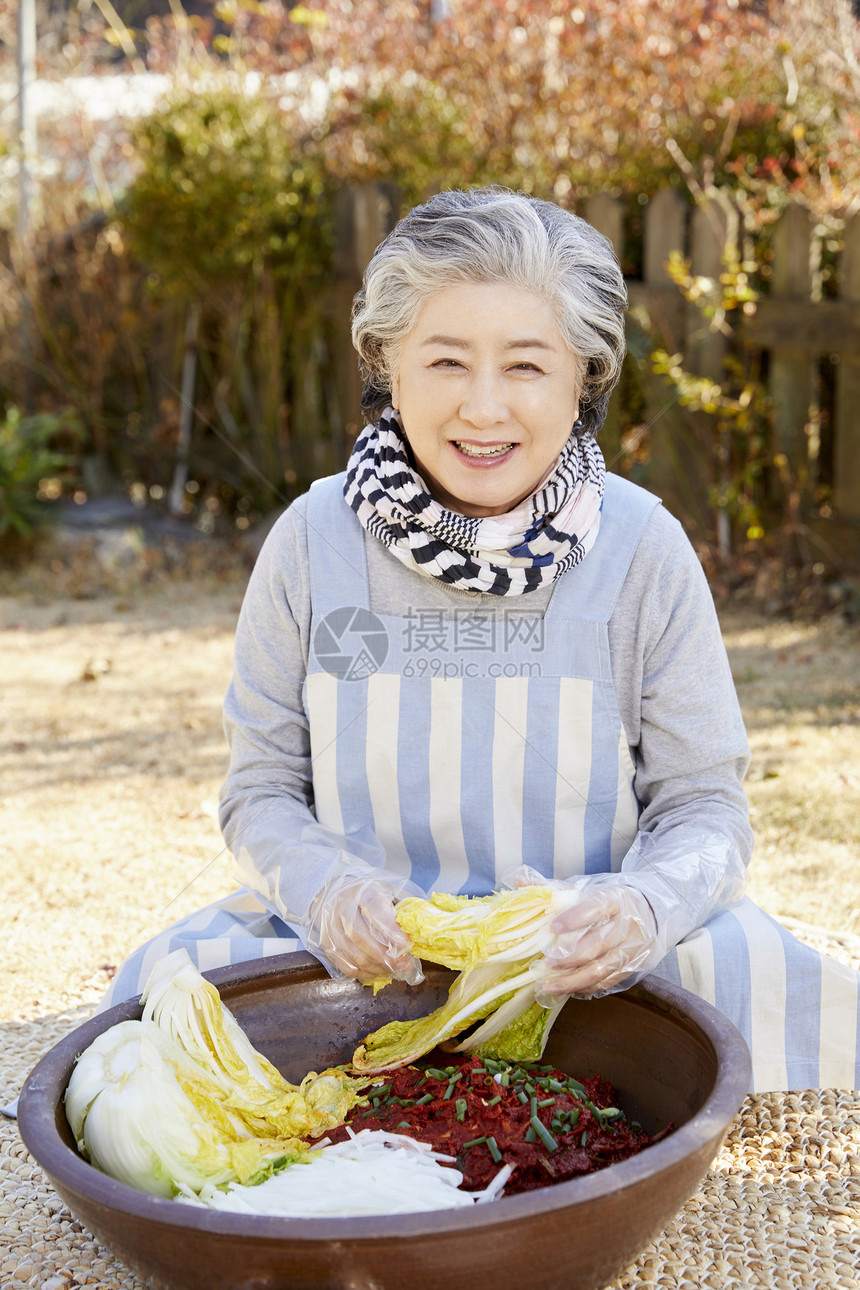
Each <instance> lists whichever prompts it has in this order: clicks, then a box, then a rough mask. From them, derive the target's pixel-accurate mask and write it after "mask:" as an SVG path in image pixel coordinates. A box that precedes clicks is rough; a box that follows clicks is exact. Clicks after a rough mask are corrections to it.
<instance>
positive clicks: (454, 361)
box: [431, 358, 462, 367]
mask: <svg viewBox="0 0 860 1290" xmlns="http://www.w3.org/2000/svg"><path fill="white" fill-rule="evenodd" d="M431 366H432V367H462V363H461V362H460V360H459V359H458V358H437V359H436V361H435V363H432V364H431Z"/></svg>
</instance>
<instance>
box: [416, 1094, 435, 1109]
mask: <svg viewBox="0 0 860 1290" xmlns="http://www.w3.org/2000/svg"><path fill="white" fill-rule="evenodd" d="M432 1101H433V1094H432V1093H425V1094H424V1096H423V1097H419V1098H418V1100H417V1102H416V1103H415V1105H416V1106H426V1105H427V1103H428V1102H432Z"/></svg>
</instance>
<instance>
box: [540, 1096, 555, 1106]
mask: <svg viewBox="0 0 860 1290" xmlns="http://www.w3.org/2000/svg"><path fill="white" fill-rule="evenodd" d="M538 1106H555V1098H554V1097H545V1098H544V1100H543V1101H542V1102H538Z"/></svg>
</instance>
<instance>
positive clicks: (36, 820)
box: [0, 557, 860, 1290]
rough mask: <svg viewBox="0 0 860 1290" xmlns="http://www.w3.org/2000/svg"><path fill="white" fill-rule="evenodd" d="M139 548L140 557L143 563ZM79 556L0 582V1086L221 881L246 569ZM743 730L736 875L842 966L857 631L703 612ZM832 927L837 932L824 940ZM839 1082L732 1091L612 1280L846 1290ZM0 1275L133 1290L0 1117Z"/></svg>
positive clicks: (2, 1279) (859, 941) (852, 1218)
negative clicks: (228, 726) (667, 1212)
mask: <svg viewBox="0 0 860 1290" xmlns="http://www.w3.org/2000/svg"><path fill="white" fill-rule="evenodd" d="M146 571H147V570H146V568H144V572H146ZM139 573H140V567H139V566H135V569H134V570H133V574H134V576H128V575H122V574H121V573H119V574H117V575H111V576H101V575H100V576H98V577H94V572H93V568H92V567H91V565H90V564H88V563H87V562H86V560H81V559H78V560H76V561H72V563H71V565H70V566H68V567H65V566H62V565H61V566H59V567H58V568H55V569H54V570H52V569H51V568H50V564H48V565H47V566H43V568H42V570H31V571H30V572H29V573H27V574H25V575H21V576H18V577H16V578H11V577H7V578H5V579H3V578H0V651H2V653H0V657H2V674H1V675H2V685H3V689H2V696H3V697H2V704H0V878H2V886H0V891H2V916H0V927H2V936H0V1053H2V1057H0V1106H2V1105H3V1104H4V1103H5V1102H7V1101H9V1100H11V1099H12V1098H14V1097H15V1096H16V1094H17V1093H18V1091H19V1089H20V1086H21V1083H22V1081H23V1079H24V1077H25V1076H26V1074H27V1073H28V1071H29V1070H30V1069H31V1068H32V1066H33V1065H34V1063H35V1062H36V1061H37V1060H38V1058H39V1057H40V1056H41V1055H42V1054H43V1053H44V1052H45V1051H46V1049H47V1048H49V1047H50V1046H51V1044H53V1043H55V1042H56V1041H57V1040H58V1039H60V1038H61V1037H62V1036H63V1035H64V1034H66V1033H67V1032H68V1031H69V1030H70V1029H71V1028H73V1027H74V1026H76V1025H78V1024H80V1022H81V1021H83V1020H84V1019H85V1018H86V1017H87V1015H88V1014H89V1012H90V1010H91V1007H92V1005H93V1004H94V1003H95V1002H96V1001H97V1000H98V998H99V997H100V996H101V994H102V992H103V991H104V988H105V986H106V985H107V982H108V980H109V972H110V966H111V965H112V964H115V963H117V962H118V961H119V960H120V959H121V958H122V956H123V955H124V954H125V953H126V952H127V951H128V950H129V949H131V948H132V947H134V946H135V945H137V944H139V943H140V942H141V941H142V940H144V939H145V938H146V937H148V936H149V935H150V934H151V933H152V932H154V931H155V930H157V929H158V928H160V927H162V926H164V925H165V924H166V923H167V922H169V921H171V920H173V919H174V918H177V917H179V916H181V915H182V914H184V913H186V912H188V911H190V910H192V909H194V908H195V907H197V906H199V905H201V904H203V903H205V902H206V901H208V900H211V899H214V898H215V897H216V896H218V895H220V894H222V893H223V892H225V891H227V890H229V889H230V887H231V886H232V885H233V883H232V877H231V862H230V860H229V857H228V856H226V855H225V853H224V850H223V847H222V843H221V838H220V834H219V831H218V827H217V822H216V809H215V803H216V799H217V794H218V789H219V785H220V783H221V779H222V777H223V775H224V771H225V768H226V750H225V745H224V740H223V736H222V732H221V712H220V709H221V700H222V696H223V693H224V689H225V687H226V685H227V682H228V678H229V673H230V664H231V654H232V643H233V631H234V627H235V622H236V616H237V613H238V610H239V605H240V602H241V596H242V591H243V586H244V581H245V578H246V576H247V574H246V570H245V569H244V568H242V567H239V566H238V565H237V564H236V563H235V562H233V563H231V562H230V561H226V562H225V563H224V564H223V567H221V568H220V569H219V570H215V571H213V569H212V567H211V561H209V560H206V561H202V562H200V563H199V564H195V561H194V559H193V558H192V557H189V558H188V559H186V560H185V561H184V562H183V565H182V568H181V570H180V571H179V576H173V577H171V576H164V575H163V574H162V575H161V576H158V577H156V578H154V579H152V580H151V581H150V582H149V583H147V584H141V583H140V581H139V578H138V576H137V575H138V574H139ZM723 623H724V631H725V638H726V643H727V645H728V648H729V653H730V655H731V660H732V666H733V669H734V673H735V676H736V678H737V682H738V691H739V694H740V698H741V703H742V705H743V708H744V712H745V715H746V719H747V722H748V726H749V732H750V740H751V744H752V749H753V762H752V768H751V773H750V777H749V782H748V791H749V797H750V802H751V806H752V812H753V820H754V824H755V827H756V830H757V834H758V852H757V857H756V860H755V864H754V869H753V880H752V893H753V895H754V896H755V897H756V898H757V899H758V900H759V901H760V902H761V904H763V905H764V906H765V907H766V908H767V909H769V910H771V911H772V912H774V913H775V914H778V915H780V916H782V917H783V918H784V919H786V920H789V921H790V920H792V919H794V920H799V921H800V922H802V923H805V924H819V925H824V926H826V927H827V928H829V929H831V931H832V932H833V933H834V934H835V936H836V939H835V940H834V939H833V938H830V939H827V938H819V937H817V936H816V935H815V934H814V933H810V932H809V931H801V935H802V936H803V937H805V938H806V939H812V940H813V941H817V940H820V941H821V945H822V948H829V949H831V952H833V953H834V954H837V955H838V957H840V958H842V959H843V960H844V961H846V962H853V963H854V964H857V965H860V936H858V933H860V879H858V876H857V863H856V858H857V856H858V854H860V845H858V844H860V810H858V805H860V802H858V797H860V791H858V789H860V721H858V718H860V695H858V687H857V677H858V662H860V629H858V628H857V627H849V626H846V625H844V624H842V623H840V622H838V621H835V620H832V621H826V622H822V623H818V624H815V625H806V624H799V623H796V624H789V623H785V622H776V621H773V620H766V619H761V618H757V617H756V615H755V614H754V613H753V612H751V611H749V610H744V611H742V612H741V611H740V610H737V611H734V612H726V613H725V614H724V616H723ZM840 937H841V938H842V940H841V943H840V940H839V938H840ZM857 1105H858V1104H857V1098H856V1096H855V1095H852V1094H850V1093H838V1092H834V1091H832V1090H829V1091H825V1092H823V1093H820V1092H816V1091H810V1092H807V1093H800V1094H784V1095H781V1094H768V1095H763V1096H760V1097H749V1098H747V1099H746V1100H745V1102H744V1104H743V1106H742V1108H741V1113H740V1115H739V1116H738V1119H737V1122H736V1124H735V1126H734V1127H733V1129H732V1131H731V1133H730V1135H729V1137H728V1139H727V1141H726V1143H725V1145H724V1147H723V1149H722V1151H721V1152H720V1154H719V1156H718V1158H717V1159H716V1160H715V1161H714V1163H713V1165H712V1168H711V1170H710V1171H709V1173H708V1174H707V1176H706V1177H705V1179H704V1180H703V1182H702V1184H701V1186H700V1187H699V1189H698V1190H697V1192H696V1194H695V1195H694V1196H693V1197H692V1198H691V1199H690V1201H689V1202H688V1203H687V1205H686V1206H685V1207H684V1209H683V1210H682V1211H681V1212H680V1213H679V1214H678V1215H677V1216H676V1218H675V1219H674V1220H673V1222H672V1223H670V1224H669V1225H668V1226H667V1228H666V1230H665V1231H664V1232H663V1233H661V1234H660V1236H659V1237H658V1238H656V1239H655V1241H654V1242H652V1243H651V1244H649V1245H648V1247H647V1248H646V1249H645V1250H643V1251H642V1254H641V1256H640V1257H639V1258H638V1259H637V1260H636V1261H635V1263H634V1264H632V1265H631V1266H630V1268H628V1269H627V1271H626V1272H625V1273H624V1274H623V1275H622V1276H621V1277H620V1278H619V1279H618V1280H617V1281H616V1282H614V1283H613V1290H636V1288H637V1287H640V1286H645V1285H649V1286H650V1285H655V1284H657V1285H661V1286H666V1287H674V1288H676V1290H680V1288H681V1287H683V1286H692V1285H701V1286H708V1287H714V1288H715V1290H747V1288H748V1287H750V1286H752V1285H753V1284H755V1285H756V1286H763V1287H770V1290H819V1288H820V1287H822V1286H825V1285H826V1286H833V1287H834V1290H856V1287H857V1276H856V1270H857V1266H858V1263H857V1260H858V1254H860V1247H858V1236H857V1233H858V1227H857V1220H858V1217H860V1193H858V1191H857V1188H858V1183H859V1182H860V1173H858V1170H860V1138H859V1137H858V1134H860V1128H858V1117H857ZM0 1285H2V1286H3V1288H4V1290H6V1287H8V1288H9V1290H74V1287H78V1286H93V1287H98V1288H100V1290H144V1285H143V1282H142V1281H141V1280H139V1278H138V1277H136V1276H135V1275H134V1274H133V1273H132V1272H131V1271H130V1270H129V1269H128V1268H126V1267H124V1266H123V1265H122V1264H121V1263H119V1262H118V1261H117V1260H116V1259H115V1257H114V1256H113V1254H112V1253H111V1252H110V1251H109V1250H107V1249H106V1248H104V1247H103V1246H101V1245H100V1244H99V1243H98V1242H97V1241H96V1240H95V1239H93V1238H92V1237H91V1235H90V1233H89V1232H87V1231H86V1230H85V1229H84V1228H82V1226H81V1224H80V1223H79V1222H78V1221H77V1220H76V1219H75V1218H74V1217H73V1216H72V1215H71V1214H70V1213H69V1211H68V1210H67V1209H66V1208H65V1206H64V1204H63V1202H62V1200H61V1199H60V1198H59V1197H58V1196H57V1195H56V1193H55V1192H54V1191H53V1188H52V1187H51V1186H50V1184H49V1183H48V1181H47V1179H46V1178H45V1176H44V1174H43V1173H42V1171H41V1169H40V1168H39V1166H38V1165H36V1164H35V1162H34V1161H33V1160H32V1159H31V1158H30V1157H29V1155H28V1153H27V1151H26V1148H25V1147H24V1145H23V1143H22V1142H21V1140H20V1138H19V1136H18V1131H17V1127H16V1125H15V1124H14V1121H11V1120H8V1119H3V1118H2V1117H0Z"/></svg>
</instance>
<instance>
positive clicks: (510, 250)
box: [352, 186, 627, 434]
mask: <svg viewBox="0 0 860 1290" xmlns="http://www.w3.org/2000/svg"><path fill="white" fill-rule="evenodd" d="M466 282H504V283H507V284H509V285H510V286H514V287H520V288H522V289H523V290H525V291H529V292H531V293H532V294H533V295H537V296H541V297H542V298H544V299H546V300H548V301H550V303H551V304H552V305H553V306H554V308H555V311H556V317H557V321H558V325H559V329H560V331H561V333H562V335H563V336H564V339H565V341H566V343H567V344H568V346H569V347H570V350H571V352H572V353H573V354H574V355H575V356H576V357H577V358H578V360H579V362H580V365H581V373H582V381H583V386H582V393H581V396H580V409H579V415H580V420H581V422H582V426H581V428H580V427H578V429H580V432H581V433H582V434H586V433H589V432H590V433H592V434H596V433H597V431H598V430H599V429H600V427H601V425H602V424H603V420H604V418H605V416H606V408H607V405H608V403H609V395H610V394H611V392H612V389H613V386H614V385H615V383H616V382H617V380H618V378H619V376H620V374H621V363H622V361H623V358H624V349H625V338H624V311H625V309H626V307H627V290H626V288H625V286H624V278H623V276H622V273H621V269H620V266H619V264H618V260H617V259H616V257H615V253H614V251H613V249H612V245H611V243H610V242H609V241H608V240H607V239H606V238H605V237H604V236H603V235H602V234H601V233H598V232H597V230H596V229H594V228H592V226H591V225H590V224H588V223H586V221H585V220H583V219H580V218H579V216H578V215H573V214H572V213H571V212H570V211H565V210H562V209H561V207H560V206H556V205H555V204H554V203H553V202H544V201H540V200H538V198H536V197H528V196H525V195H524V194H522V193H515V192H512V191H511V190H510V189H507V188H500V187H496V186H492V187H488V188H474V189H468V190H465V191H456V190H455V191H453V192H444V193H437V194H436V196H434V197H431V198H430V200H429V201H427V202H425V203H424V204H423V205H422V206H416V207H415V208H414V209H413V210H411V211H410V212H409V214H408V215H406V216H404V218H403V219H402V220H400V221H399V223H398V224H397V225H395V227H394V229H393V230H392V232H391V233H389V235H388V237H387V238H386V239H385V240H384V241H383V242H381V243H380V244H379V246H378V247H377V248H376V251H375V252H374V255H373V258H372V259H371V261H370V263H369V265H368V266H367V269H366V270H365V273H364V283H363V286H362V288H361V290H360V291H359V292H358V294H357V295H356V297H355V301H354V304H353V311H352V339H353V344H354V345H355V348H356V350H357V351H358V356H359V362H360V364H361V371H362V375H363V377H364V380H365V385H364V393H363V396H362V410H363V411H364V413H365V414H366V415H367V416H368V417H369V418H371V419H375V418H376V417H377V416H378V415H379V414H380V412H382V410H383V409H384V408H385V407H386V406H387V405H388V403H390V401H391V381H392V377H393V376H394V375H395V374H396V370H397V360H398V355H399V352H400V345H401V343H402V341H403V339H404V338H405V337H406V336H407V335H408V334H409V332H410V331H412V329H413V327H414V326H415V324H416V322H417V319H418V314H419V312H420V310H421V308H422V306H423V305H424V303H425V301H426V300H427V298H428V296H430V295H431V294H432V293H433V292H434V291H439V290H441V289H443V288H445V287H450V286H455V285H457V284H459V283H466Z"/></svg>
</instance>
